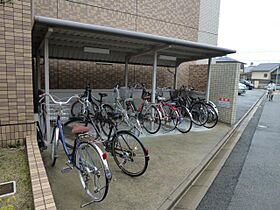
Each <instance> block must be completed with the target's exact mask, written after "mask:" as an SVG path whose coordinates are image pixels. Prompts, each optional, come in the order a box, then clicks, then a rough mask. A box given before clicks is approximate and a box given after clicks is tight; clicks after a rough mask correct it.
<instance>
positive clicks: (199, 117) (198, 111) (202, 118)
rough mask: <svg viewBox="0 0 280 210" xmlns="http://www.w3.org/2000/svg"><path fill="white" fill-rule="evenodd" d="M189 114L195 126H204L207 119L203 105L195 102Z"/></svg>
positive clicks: (206, 111)
mask: <svg viewBox="0 0 280 210" xmlns="http://www.w3.org/2000/svg"><path fill="white" fill-rule="evenodd" d="M190 111H191V114H192V117H193V123H194V124H196V125H200V126H201V125H204V124H205V123H206V122H207V119H208V110H207V107H206V105H205V104H204V103H202V102H195V103H194V104H193V105H192V107H191V110H190Z"/></svg>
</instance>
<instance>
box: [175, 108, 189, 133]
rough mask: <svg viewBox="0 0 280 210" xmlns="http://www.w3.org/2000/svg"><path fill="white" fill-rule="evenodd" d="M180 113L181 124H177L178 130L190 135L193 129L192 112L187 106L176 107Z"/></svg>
mask: <svg viewBox="0 0 280 210" xmlns="http://www.w3.org/2000/svg"><path fill="white" fill-rule="evenodd" d="M176 108H177V110H178V112H179V122H178V124H177V130H178V131H180V132H181V133H188V132H189V131H190V130H191V128H192V123H193V122H192V116H191V113H190V111H189V110H188V108H187V107H185V106H180V105H179V106H176Z"/></svg>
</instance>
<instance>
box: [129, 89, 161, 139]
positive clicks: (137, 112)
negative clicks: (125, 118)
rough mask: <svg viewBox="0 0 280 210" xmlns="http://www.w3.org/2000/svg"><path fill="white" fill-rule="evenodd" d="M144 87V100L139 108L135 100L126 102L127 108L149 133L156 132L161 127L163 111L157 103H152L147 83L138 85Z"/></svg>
mask: <svg viewBox="0 0 280 210" xmlns="http://www.w3.org/2000/svg"><path fill="white" fill-rule="evenodd" d="M138 86H139V87H140V88H142V96H141V99H142V102H141V103H140V104H139V106H138V108H136V105H135V103H134V101H133V100H128V101H127V102H126V109H127V111H128V112H129V113H131V115H133V116H136V118H137V119H138V120H139V122H140V125H141V127H143V128H144V129H145V130H146V131H147V132H148V133H150V134H155V133H157V132H158V131H159V129H160V127H161V119H162V117H161V113H160V111H159V110H158V108H157V107H156V104H153V103H151V102H150V101H151V94H150V93H149V92H148V91H147V90H146V88H145V85H144V84H142V85H138V84H136V85H135V87H134V88H136V87H138Z"/></svg>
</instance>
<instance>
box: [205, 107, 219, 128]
mask: <svg viewBox="0 0 280 210" xmlns="http://www.w3.org/2000/svg"><path fill="white" fill-rule="evenodd" d="M206 106H207V110H208V119H207V121H206V123H205V124H204V125H203V126H204V127H205V128H209V129H210V128H214V127H215V126H216V125H217V123H218V120H219V119H218V118H219V117H218V114H217V112H216V110H215V108H214V107H213V106H212V105H211V104H209V103H207V104H206Z"/></svg>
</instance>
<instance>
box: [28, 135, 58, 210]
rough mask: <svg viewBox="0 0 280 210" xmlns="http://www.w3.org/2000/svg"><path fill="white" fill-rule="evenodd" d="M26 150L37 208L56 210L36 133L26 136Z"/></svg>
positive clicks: (34, 201)
mask: <svg viewBox="0 0 280 210" xmlns="http://www.w3.org/2000/svg"><path fill="white" fill-rule="evenodd" d="M25 142H26V151H27V157H28V166H29V173H30V179H31V186H32V194H33V203H34V209H35V210H43V209H48V210H56V205H55V202H54V198H53V194H52V190H51V187H50V183H49V179H48V176H47V173H46V170H45V167H44V163H43V160H42V156H41V152H40V150H39V147H38V144H37V138H36V134H32V135H30V136H26V141H25Z"/></svg>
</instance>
